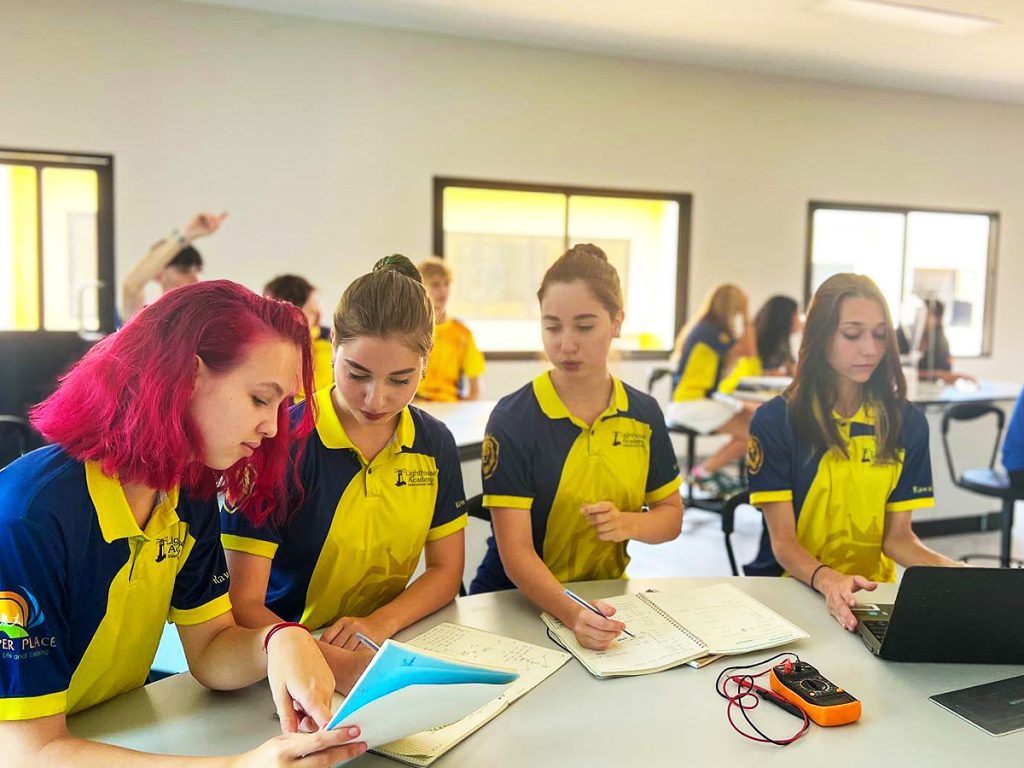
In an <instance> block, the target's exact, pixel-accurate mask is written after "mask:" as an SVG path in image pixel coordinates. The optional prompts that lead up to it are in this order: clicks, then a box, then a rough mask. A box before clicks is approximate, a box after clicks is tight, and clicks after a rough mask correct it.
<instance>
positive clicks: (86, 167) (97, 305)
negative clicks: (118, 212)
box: [0, 149, 114, 335]
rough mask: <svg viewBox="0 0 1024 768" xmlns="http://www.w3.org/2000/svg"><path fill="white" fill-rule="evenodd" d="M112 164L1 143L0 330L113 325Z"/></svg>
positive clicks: (88, 330)
mask: <svg viewBox="0 0 1024 768" xmlns="http://www.w3.org/2000/svg"><path fill="white" fill-rule="evenodd" d="M112 169H113V158H111V157H110V156H109V155H68V154H59V153H54V152H35V151H21V150H7V149H0V331H71V332H78V333H81V334H86V335H88V334H95V333H96V332H100V331H110V330H113V327H114V258H113V190H112V185H113V181H112V179H113V174H112Z"/></svg>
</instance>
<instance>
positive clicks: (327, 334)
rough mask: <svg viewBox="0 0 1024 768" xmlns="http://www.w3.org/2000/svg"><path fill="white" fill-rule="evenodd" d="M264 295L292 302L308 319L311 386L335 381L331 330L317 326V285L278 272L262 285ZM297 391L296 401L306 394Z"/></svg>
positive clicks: (318, 298) (318, 308)
mask: <svg viewBox="0 0 1024 768" xmlns="http://www.w3.org/2000/svg"><path fill="white" fill-rule="evenodd" d="M263 295H264V296H266V297H267V298H268V299H278V300H279V301H287V302H288V303H289V304H294V305H295V306H296V307H298V308H299V309H301V310H302V314H304V315H305V316H306V320H307V322H309V332H310V334H311V335H312V337H313V388H314V391H316V390H320V389H323V388H324V387H327V386H330V384H331V382H332V381H334V363H333V362H332V359H331V356H332V351H331V329H330V328H325V327H323V326H321V325H320V297H319V296H317V291H316V288H314V287H313V284H312V283H310V282H309V281H308V280H307V279H306V278H304V277H300V276H299V275H278V276H277V277H275V278H274V279H273V280H271V281H270V282H269V283H267V284H266V285H265V286H263ZM305 395H306V393H305V392H299V395H298V397H297V398H296V399H297V400H301V399H303V398H304V397H305Z"/></svg>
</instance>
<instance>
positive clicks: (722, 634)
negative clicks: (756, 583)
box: [616, 583, 809, 654]
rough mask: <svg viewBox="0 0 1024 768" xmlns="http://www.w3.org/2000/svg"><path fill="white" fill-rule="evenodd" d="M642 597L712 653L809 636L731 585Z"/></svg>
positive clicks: (652, 593) (740, 650) (784, 641)
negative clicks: (697, 638)
mask: <svg viewBox="0 0 1024 768" xmlns="http://www.w3.org/2000/svg"><path fill="white" fill-rule="evenodd" d="M644 599H645V600H647V601H649V602H651V603H653V604H654V605H656V606H658V608H660V609H661V610H662V611H664V612H665V613H666V614H667V615H669V616H671V617H672V619H673V620H674V621H676V622H677V623H678V624H679V625H681V626H683V627H685V628H686V629H687V630H688V631H689V632H690V633H691V634H693V635H694V636H695V637H699V638H700V640H701V642H702V643H703V644H704V645H705V646H707V649H708V652H709V653H712V654H732V653H745V652H746V651H752V650H761V649H762V648H773V647H775V646H778V645H784V644H785V643H791V642H793V641H794V640H800V639H802V638H805V637H809V635H808V634H807V633H806V632H804V631H803V630H802V629H800V627H798V626H796V625H795V624H793V623H791V622H790V621H788V620H786V619H785V618H783V617H782V616H780V615H779V614H777V613H776V612H775V611H773V610H772V609H771V608H769V607H768V606H766V605H764V604H763V603H761V602H759V601H757V600H755V599H754V598H752V597H751V596H750V595H748V594H747V593H745V592H743V591H742V590H740V589H737V588H736V587H734V586H733V585H732V584H726V583H723V584H715V585H714V586H711V587H701V588H698V589H688V590H680V591H678V592H649V593H646V594H645V595H644ZM616 618H618V617H617V616H616Z"/></svg>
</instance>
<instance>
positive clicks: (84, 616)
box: [0, 281, 365, 767]
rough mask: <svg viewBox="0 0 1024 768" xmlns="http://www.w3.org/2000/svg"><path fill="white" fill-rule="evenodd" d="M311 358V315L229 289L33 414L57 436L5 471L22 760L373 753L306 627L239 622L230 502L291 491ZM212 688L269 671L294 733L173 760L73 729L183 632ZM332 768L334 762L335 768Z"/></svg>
mask: <svg viewBox="0 0 1024 768" xmlns="http://www.w3.org/2000/svg"><path fill="white" fill-rule="evenodd" d="M300 377H301V379H302V380H303V381H305V382H309V381H310V379H311V378H312V365H311V362H310V356H309V339H308V332H307V330H306V325H305V322H303V320H302V317H301V315H300V314H299V312H298V311H297V310H295V309H294V308H292V307H288V306H286V305H283V304H280V303H278V302H271V301H267V300H266V299H263V298H261V297H259V296H257V295H256V294H254V293H252V292H251V291H249V290H248V289H246V288H243V287H242V286H239V285H235V284H234V283H229V282H227V281H211V282H207V283H201V284H198V285H194V286H188V287H185V288H182V289H181V290H178V291H174V292H173V293H170V294H168V295H167V296H164V297H163V298H162V299H160V300H159V301H157V302H155V303H153V304H152V305H150V306H149V307H147V308H146V309H144V310H142V311H141V312H140V313H139V315H138V316H137V317H136V318H135V319H134V320H133V321H132V322H131V323H129V324H128V325H126V326H125V327H124V328H122V329H121V330H120V331H119V332H118V333H116V334H113V335H111V336H108V337H107V338H106V339H104V340H103V341H100V342H99V343H98V344H97V345H96V346H94V347H93V348H92V349H91V350H90V351H89V352H88V353H87V354H86V355H85V357H83V358H82V360H81V361H80V362H79V363H78V364H77V365H76V366H75V367H74V368H73V369H72V370H71V372H70V373H68V374H67V375H66V376H65V377H64V378H63V379H62V380H61V384H60V386H59V388H58V389H57V391H56V392H54V394H52V395H51V396H50V397H49V398H48V399H47V400H46V401H44V402H43V403H42V404H41V405H39V406H37V407H36V408H35V409H34V411H33V413H32V420H33V423H34V425H35V427H36V428H37V429H38V430H39V431H40V432H41V433H42V434H43V435H45V436H46V438H47V439H48V440H51V441H52V442H53V445H49V446H47V447H45V448H40V449H38V450H36V451H33V452H32V453H30V454H28V455H26V456H24V457H22V458H21V459H19V460H17V461H15V462H14V463H12V464H11V465H9V466H8V467H6V468H5V469H4V470H3V471H2V472H0V614H3V616H4V619H3V624H2V625H0V636H5V637H6V639H7V640H6V641H7V642H12V639H13V642H15V643H17V644H18V645H19V646H20V645H21V640H22V639H25V638H28V639H30V640H32V641H34V644H33V645H32V647H33V648H36V649H37V651H36V652H33V653H26V654H11V653H6V654H0V744H3V749H4V752H5V754H7V755H10V756H12V760H14V762H15V763H20V764H23V765H43V764H45V765H118V766H148V765H154V766H155V765H171V764H173V765H198V764H200V763H201V764H202V765H212V766H218V765H219V766H225V767H226V766H233V767H236V766H266V765H292V764H306V763H305V762H302V763H300V761H301V760H302V757H303V756H304V755H310V754H317V755H319V757H322V758H323V759H324V760H325V761H326V762H329V763H330V764H333V763H335V762H338V761H340V760H344V759H347V758H351V757H355V756H356V755H358V754H360V753H361V752H363V751H364V749H365V745H363V744H348V745H345V746H341V745H342V742H345V741H347V740H348V739H349V738H351V737H352V736H354V735H355V734H337V733H333V732H332V733H318V734H298V733H295V732H296V731H297V730H298V729H299V728H300V727H302V728H304V729H307V730H308V729H311V728H315V727H318V726H320V725H323V724H324V723H325V722H326V721H327V720H328V719H329V717H330V706H331V696H332V693H333V690H334V677H333V675H332V674H331V670H330V668H329V667H328V666H327V665H326V664H325V663H324V659H323V655H322V654H321V653H320V651H319V650H318V648H317V645H316V642H315V641H314V640H313V638H312V637H311V635H310V634H309V632H308V631H306V629H305V628H303V627H299V626H290V625H282V624H280V623H279V622H277V621H271V622H267V623H265V624H261V625H259V626H257V627H254V628H253V629H242V628H241V627H238V626H236V625H235V622H234V620H233V619H232V615H231V603H230V601H229V599H228V584H227V581H228V580H227V566H226V564H225V562H224V554H223V551H222V550H221V547H220V542H219V538H218V533H219V525H218V519H217V516H218V512H217V499H216V496H215V494H216V492H217V491H218V490H222V491H224V492H226V493H227V494H229V495H232V496H236V497H238V496H245V497H246V498H247V500H248V503H247V505H246V506H247V509H248V510H249V512H250V514H252V515H253V518H254V519H255V520H260V519H262V518H263V517H264V516H266V515H267V514H268V513H269V512H270V507H271V506H272V505H273V504H274V502H275V501H276V499H277V498H278V497H279V496H280V495H281V494H282V493H283V492H284V488H285V472H286V469H285V468H286V464H287V457H288V449H289V443H290V439H291V438H292V437H293V435H296V436H302V435H304V434H305V433H306V432H308V431H309V430H310V429H311V428H312V423H311V420H310V419H309V418H306V419H304V420H302V421H300V422H298V423H297V424H296V425H295V428H294V430H293V429H292V428H290V427H289V423H288V418H287V412H286V408H287V405H288V403H289V402H290V398H289V393H290V392H293V391H294V389H295V386H296V383H297V381H298V380H299V379H300ZM166 621H172V622H174V623H175V624H177V627H178V634H179V635H180V637H181V642H182V645H183V646H184V647H185V655H186V657H187V658H188V662H189V671H190V672H191V673H192V675H193V676H194V677H195V678H196V680H198V681H199V682H200V683H202V684H203V685H205V686H207V687H209V688H213V689H220V690H229V689H235V688H242V687H244V686H248V685H251V684H252V683H255V682H257V681H258V680H261V679H262V678H264V677H269V679H270V688H271V692H272V694H273V697H274V702H275V704H276V706H277V712H278V715H279V717H280V719H281V728H282V731H284V732H285V733H286V734H287V733H290V734H292V735H289V736H286V737H284V738H283V739H282V738H278V739H272V740H271V741H268V742H266V743H265V744H263V745H262V746H260V747H257V748H256V749H254V750H253V751H251V752H248V753H246V754H244V755H240V756H236V757H225V758H219V759H218V758H203V759H201V760H200V759H195V760H192V759H190V758H187V757H158V756H155V755H145V754H142V753H139V752H134V751H130V750H126V749H121V748H118V747H112V746H108V745H105V744H97V743H93V742H90V741H86V740H84V739H78V738H75V737H73V736H71V735H70V734H69V733H68V731H67V727H66V721H65V718H66V715H68V714H71V713H74V712H76V711H79V710H82V709H85V708H87V707H90V706H93V705H95V704H99V703H100V702H103V701H106V700H107V699H110V698H113V697H114V696H117V695H119V694H121V693H125V692H127V691H130V690H133V689H135V688H138V687H140V686H142V685H143V683H144V682H145V680H146V676H147V674H148V673H149V667H150V664H151V663H152V661H153V657H154V655H155V653H156V649H157V644H158V643H159V641H160V635H161V632H162V630H163V626H164V622H166ZM325 764H326V763H325Z"/></svg>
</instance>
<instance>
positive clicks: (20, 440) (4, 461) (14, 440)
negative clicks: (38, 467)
mask: <svg viewBox="0 0 1024 768" xmlns="http://www.w3.org/2000/svg"><path fill="white" fill-rule="evenodd" d="M31 447H32V430H31V428H30V427H29V425H28V422H27V421H26V420H25V419H23V418H21V417H20V416H0V468H3V467H5V466H7V465H8V464H10V463H11V462H12V461H14V460H15V459H16V458H18V457H19V456H24V455H25V454H26V453H28V452H29V450H30V449H31Z"/></svg>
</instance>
